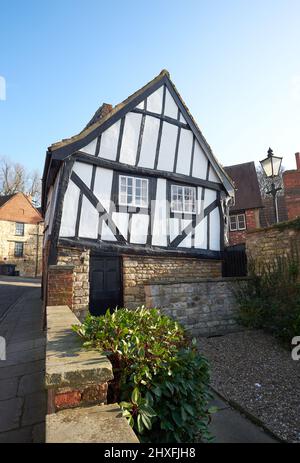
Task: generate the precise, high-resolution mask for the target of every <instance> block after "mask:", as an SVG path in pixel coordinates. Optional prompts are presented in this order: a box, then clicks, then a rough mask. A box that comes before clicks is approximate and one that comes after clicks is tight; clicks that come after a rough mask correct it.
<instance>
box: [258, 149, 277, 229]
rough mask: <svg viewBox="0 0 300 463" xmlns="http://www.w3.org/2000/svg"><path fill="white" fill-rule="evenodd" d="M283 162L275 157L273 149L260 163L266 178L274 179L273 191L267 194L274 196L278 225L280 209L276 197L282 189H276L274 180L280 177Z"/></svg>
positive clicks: (269, 150)
mask: <svg viewBox="0 0 300 463" xmlns="http://www.w3.org/2000/svg"><path fill="white" fill-rule="evenodd" d="M281 162H282V158H281V157H279V156H274V154H273V150H271V148H269V149H268V156H267V157H266V158H265V159H263V160H262V161H260V164H261V166H262V168H263V171H264V173H265V176H266V177H267V178H270V179H272V183H271V189H270V190H269V191H267V193H268V194H271V195H272V196H273V202H274V212H275V219H276V222H277V223H278V207H277V197H276V195H277V191H279V190H281V189H282V188H276V186H275V183H274V178H275V177H278V175H279V172H280V167H281Z"/></svg>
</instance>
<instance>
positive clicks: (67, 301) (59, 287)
mask: <svg viewBox="0 0 300 463" xmlns="http://www.w3.org/2000/svg"><path fill="white" fill-rule="evenodd" d="M73 269H74V267H73V266H72V265H50V266H49V269H48V285H47V305H48V306H52V305H67V306H69V307H70V309H72V306H73Z"/></svg>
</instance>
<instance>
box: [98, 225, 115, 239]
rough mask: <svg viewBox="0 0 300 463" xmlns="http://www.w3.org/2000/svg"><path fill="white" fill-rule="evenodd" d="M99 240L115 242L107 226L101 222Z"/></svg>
mask: <svg viewBox="0 0 300 463" xmlns="http://www.w3.org/2000/svg"><path fill="white" fill-rule="evenodd" d="M101 239H102V240H104V241H117V238H116V237H115V235H114V234H113V232H112V231H111V229H110V228H109V226H108V225H106V223H105V222H104V221H102V226H101Z"/></svg>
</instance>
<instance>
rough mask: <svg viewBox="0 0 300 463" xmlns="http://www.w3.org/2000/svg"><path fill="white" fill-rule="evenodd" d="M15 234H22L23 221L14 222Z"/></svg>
mask: <svg viewBox="0 0 300 463" xmlns="http://www.w3.org/2000/svg"><path fill="white" fill-rule="evenodd" d="M15 234H16V236H24V223H22V222H16V231H15Z"/></svg>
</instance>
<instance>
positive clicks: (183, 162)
mask: <svg viewBox="0 0 300 463" xmlns="http://www.w3.org/2000/svg"><path fill="white" fill-rule="evenodd" d="M192 147H193V133H192V131H191V130H186V129H181V131H180V140H179V147H178V157H177V167H176V172H178V173H179V174H185V175H189V173H190V165H191V157H192Z"/></svg>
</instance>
